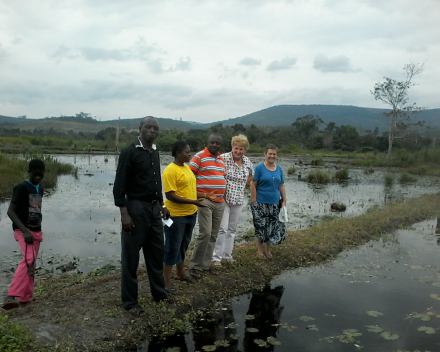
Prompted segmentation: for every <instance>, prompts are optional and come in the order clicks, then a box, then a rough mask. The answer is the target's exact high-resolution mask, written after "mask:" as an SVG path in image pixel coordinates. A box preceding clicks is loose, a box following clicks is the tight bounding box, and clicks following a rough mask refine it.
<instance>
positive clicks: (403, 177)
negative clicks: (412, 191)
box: [399, 173, 417, 183]
mask: <svg viewBox="0 0 440 352" xmlns="http://www.w3.org/2000/svg"><path fill="white" fill-rule="evenodd" d="M416 181H417V178H415V177H413V176H411V175H409V174H407V173H403V174H401V175H400V177H399V182H400V183H413V182H416Z"/></svg>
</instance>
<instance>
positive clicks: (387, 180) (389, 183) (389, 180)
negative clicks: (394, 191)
mask: <svg viewBox="0 0 440 352" xmlns="http://www.w3.org/2000/svg"><path fill="white" fill-rule="evenodd" d="M393 183H394V175H392V174H386V175H385V186H387V187H390V186H392V185H393Z"/></svg>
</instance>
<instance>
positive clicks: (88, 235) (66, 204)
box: [0, 155, 439, 294]
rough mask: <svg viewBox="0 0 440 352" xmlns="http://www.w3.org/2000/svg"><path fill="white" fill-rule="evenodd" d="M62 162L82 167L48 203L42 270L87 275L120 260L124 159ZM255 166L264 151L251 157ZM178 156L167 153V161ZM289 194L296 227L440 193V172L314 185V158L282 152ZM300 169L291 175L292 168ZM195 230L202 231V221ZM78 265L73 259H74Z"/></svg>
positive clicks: (244, 222) (1, 249) (6, 226)
mask: <svg viewBox="0 0 440 352" xmlns="http://www.w3.org/2000/svg"><path fill="white" fill-rule="evenodd" d="M57 158H58V160H59V161H61V162H65V163H71V164H73V165H75V166H76V167H78V169H79V171H78V178H76V179H75V178H74V177H73V176H61V177H60V178H59V181H58V185H57V188H56V189H55V190H53V191H52V192H51V193H50V194H49V195H47V197H45V199H44V201H43V232H44V241H43V243H42V246H41V249H40V255H39V258H38V265H39V270H38V275H39V276H40V277H41V276H44V275H52V274H57V273H61V272H64V271H70V272H74V273H76V272H82V273H84V274H87V273H89V272H90V271H92V270H94V269H97V268H100V267H102V266H109V265H111V266H114V267H117V266H119V256H120V234H119V232H120V216H119V210H118V208H116V207H115V206H114V205H113V196H112V187H113V181H114V176H115V170H116V165H117V156H114V155H66V156H58V157H57ZM251 160H252V161H253V162H254V164H255V165H256V164H258V163H260V162H262V161H263V158H262V157H259V158H257V157H251ZM171 161H172V157H171V156H167V155H163V156H162V167H165V166H166V165H168V164H169V163H170V162H171ZM279 164H280V165H281V166H282V168H283V170H284V173H285V179H286V190H287V195H288V212H289V220H290V221H289V228H290V229H292V230H293V229H299V228H304V227H308V226H311V225H313V224H315V223H316V222H318V221H320V220H321V219H322V218H323V217H328V216H332V217H338V216H356V215H359V214H362V213H364V212H366V211H367V210H368V209H370V208H371V207H374V206H377V205H382V204H384V203H385V202H389V201H394V200H398V199H406V198H412V197H417V196H419V195H422V194H427V193H435V192H437V191H438V184H439V183H438V178H420V179H418V180H417V182H416V183H414V184H410V185H400V184H398V183H395V184H394V185H393V186H391V187H385V186H384V172H383V171H375V172H373V173H371V174H365V173H364V171H363V170H362V169H350V172H349V174H350V180H349V181H348V182H347V183H344V184H335V183H331V184H328V185H325V186H312V185H309V184H307V183H305V182H303V181H300V180H298V177H299V176H298V175H299V174H300V175H302V178H304V177H305V175H307V173H308V172H310V170H312V169H314V168H313V167H311V166H309V165H308V164H309V160H307V159H306V158H302V159H301V160H300V159H298V158H280V159H279ZM294 164H296V165H295V167H296V168H297V173H295V174H293V175H287V169H288V168H289V167H290V166H293V165H294ZM325 164H326V165H325V166H324V167H321V168H320V169H321V170H324V171H325V172H327V173H328V174H329V175H330V176H331V175H333V174H334V172H335V170H336V167H339V166H337V165H336V164H335V161H334V160H325ZM333 202H342V203H344V204H345V205H346V206H347V210H346V211H345V212H341V213H333V212H331V210H330V204H331V203H333ZM7 207H8V203H2V204H0V233H1V236H0V294H4V293H5V290H6V289H7V285H8V284H9V282H10V280H11V278H12V275H13V270H15V268H16V265H17V263H18V262H19V261H20V257H21V254H20V252H19V250H18V246H17V244H16V242H15V240H14V239H13V234H12V228H11V222H10V220H9V218H8V217H7V215H6V211H7ZM251 229H252V222H251V215H250V209H249V206H246V207H245V209H244V213H243V216H242V219H241V222H240V225H239V229H238V237H239V238H240V237H243V236H245V235H246V233H247V232H249V231H251ZM194 233H195V234H197V233H198V229H197V227H196V229H195V231H194ZM69 263H71V264H69Z"/></svg>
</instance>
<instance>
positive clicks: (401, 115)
mask: <svg viewBox="0 0 440 352" xmlns="http://www.w3.org/2000/svg"><path fill="white" fill-rule="evenodd" d="M424 66H425V65H424V64H419V63H414V62H411V63H409V64H406V65H405V66H403V70H404V71H405V75H406V77H405V79H404V80H403V81H397V80H395V79H393V78H390V77H384V79H385V81H384V82H378V83H376V84H375V85H374V89H373V90H372V91H370V92H371V94H373V96H374V99H376V100H380V101H382V102H384V103H385V104H387V105H390V106H391V111H390V112H387V113H385V115H386V116H388V117H389V123H388V155H387V158H388V160H389V159H390V158H391V153H392V150H393V143H394V140H395V139H401V138H404V137H405V136H406V135H407V134H408V132H409V131H410V126H411V125H420V123H417V124H411V123H410V119H411V115H412V113H415V112H418V111H421V110H423V108H420V107H417V106H416V103H413V104H411V105H408V100H409V98H408V90H409V88H411V87H412V86H414V85H415V83H413V81H412V80H413V78H414V76H416V75H418V74H420V73H422V72H423V69H424Z"/></svg>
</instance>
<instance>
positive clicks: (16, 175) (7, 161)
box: [0, 153, 77, 198]
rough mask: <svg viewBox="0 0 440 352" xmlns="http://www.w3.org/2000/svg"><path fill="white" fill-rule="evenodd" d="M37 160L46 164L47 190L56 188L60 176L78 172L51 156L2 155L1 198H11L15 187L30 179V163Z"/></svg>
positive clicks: (0, 155)
mask: <svg viewBox="0 0 440 352" xmlns="http://www.w3.org/2000/svg"><path fill="white" fill-rule="evenodd" d="M35 158H37V159H41V160H43V161H44V162H45V164H46V173H45V176H44V179H43V182H42V185H43V187H45V188H53V187H55V185H56V182H57V178H58V176H59V175H63V174H75V173H76V172H77V169H76V168H75V167H73V166H72V165H68V164H63V163H60V162H58V161H57V160H56V159H55V158H53V157H51V156H49V155H42V154H24V155H21V156H12V155H5V154H1V153H0V198H8V197H11V195H12V190H13V188H14V186H15V185H16V184H18V183H20V182H22V181H23V180H25V179H26V178H27V177H28V172H27V170H28V165H29V161H30V160H31V159H35Z"/></svg>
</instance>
